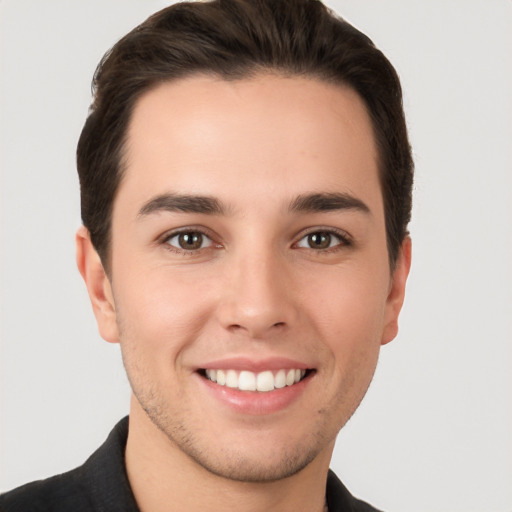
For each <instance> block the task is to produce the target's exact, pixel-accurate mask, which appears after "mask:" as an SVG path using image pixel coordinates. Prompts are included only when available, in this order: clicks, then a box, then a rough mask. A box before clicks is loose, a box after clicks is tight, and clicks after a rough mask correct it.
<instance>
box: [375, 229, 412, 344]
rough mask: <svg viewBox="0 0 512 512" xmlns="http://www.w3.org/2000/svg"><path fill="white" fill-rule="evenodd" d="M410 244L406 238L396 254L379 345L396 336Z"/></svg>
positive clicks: (409, 266)
mask: <svg viewBox="0 0 512 512" xmlns="http://www.w3.org/2000/svg"><path fill="white" fill-rule="evenodd" d="M411 253H412V242H411V238H410V237H409V236H407V237H406V238H405V239H404V241H403V242H402V245H401V246H400V250H399V253H398V259H397V261H396V266H395V269H394V271H393V275H392V278H391V286H390V290H389V294H388V298H387V302H386V313H385V314H386V318H385V322H384V331H383V333H382V340H381V344H382V345H385V344H386V343H389V342H390V341H392V340H393V339H394V338H395V337H396V335H397V334H398V317H399V315H400V310H401V309H402V305H403V303H404V297H405V285H406V282H407V276H408V275H409V270H410V268H411Z"/></svg>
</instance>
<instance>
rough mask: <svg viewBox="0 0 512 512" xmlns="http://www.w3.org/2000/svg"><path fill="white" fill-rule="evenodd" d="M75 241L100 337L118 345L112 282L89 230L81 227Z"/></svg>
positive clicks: (78, 259) (78, 264)
mask: <svg viewBox="0 0 512 512" xmlns="http://www.w3.org/2000/svg"><path fill="white" fill-rule="evenodd" d="M75 240H76V263H77V266H78V270H79V271H80V274H81V275H82V277H83V279H84V281H85V285H86V286H87V291H88V293H89V298H90V299H91V304H92V309H93V311H94V316H95V317H96V322H97V324H98V330H99V332H100V335H101V337H102V338H103V339H104V340H106V341H109V342H111V343H117V342H119V331H118V328H117V318H116V308H115V303H114V295H113V293H112V286H111V284H110V280H109V279H108V277H107V274H106V273H105V270H104V268H103V264H102V263H101V260H100V257H99V255H98V253H97V252H96V249H95V248H94V246H93V245H92V242H91V237H90V235H89V231H88V230H87V228H85V227H84V226H82V227H80V229H79V230H78V231H77V232H76V237H75Z"/></svg>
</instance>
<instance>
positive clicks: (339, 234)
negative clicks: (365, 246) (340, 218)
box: [160, 227, 353, 256]
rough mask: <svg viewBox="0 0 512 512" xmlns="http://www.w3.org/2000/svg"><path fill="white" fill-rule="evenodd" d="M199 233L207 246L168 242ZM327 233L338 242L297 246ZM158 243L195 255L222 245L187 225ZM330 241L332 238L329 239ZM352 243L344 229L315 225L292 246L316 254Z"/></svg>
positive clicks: (339, 248) (185, 253) (337, 249)
mask: <svg viewBox="0 0 512 512" xmlns="http://www.w3.org/2000/svg"><path fill="white" fill-rule="evenodd" d="M191 234H193V235H200V236H201V237H203V240H202V242H203V243H204V241H205V240H204V239H205V238H206V239H207V240H208V241H209V244H208V246H206V247H198V248H197V249H184V248H180V247H176V246H174V245H171V244H170V243H169V242H170V240H172V239H173V238H177V237H179V236H180V235H191ZM318 234H321V235H327V236H329V237H335V238H337V239H338V241H339V243H336V244H335V245H334V246H330V247H326V248H317V249H315V248H313V247H301V246H299V244H300V242H302V241H303V240H304V239H306V238H307V237H309V236H311V235H318ZM160 240H161V241H160V243H161V244H163V245H164V246H165V247H166V249H167V250H169V251H171V252H174V253H177V254H182V255H191V256H192V255H197V254H199V253H200V252H202V251H203V250H204V249H211V248H221V247H222V245H221V244H219V243H216V242H215V241H214V239H213V237H212V236H211V235H209V234H208V233H207V232H206V231H205V230H204V228H194V227H187V228H183V229H180V230H178V231H172V232H171V233H166V234H165V235H163V236H162V237H161V239H160ZM330 241H332V240H330ZM306 243H307V242H306ZM352 245H353V242H352V239H351V237H350V236H349V235H348V233H346V232H345V231H341V230H338V229H334V228H322V227H315V228H314V229H311V230H310V231H308V232H306V233H302V234H301V236H300V238H299V239H298V240H297V241H296V242H294V244H293V245H292V247H294V248H297V249H309V250H311V251H313V252H315V253H318V254H330V253H332V252H337V251H339V250H341V249H343V248H344V247H350V246H352Z"/></svg>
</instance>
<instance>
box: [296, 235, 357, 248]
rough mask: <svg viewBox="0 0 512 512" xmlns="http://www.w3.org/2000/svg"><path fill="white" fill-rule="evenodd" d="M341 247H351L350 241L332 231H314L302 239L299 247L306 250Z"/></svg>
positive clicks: (298, 244)
mask: <svg viewBox="0 0 512 512" xmlns="http://www.w3.org/2000/svg"><path fill="white" fill-rule="evenodd" d="M340 245H350V243H349V241H348V239H347V238H346V237H344V236H342V235H340V234H337V233H333V232H332V231H313V232H311V233H308V234H307V235H306V236H304V237H302V238H301V239H300V240H299V241H298V243H297V247H303V248H306V249H316V250H322V249H331V248H333V247H337V246H340Z"/></svg>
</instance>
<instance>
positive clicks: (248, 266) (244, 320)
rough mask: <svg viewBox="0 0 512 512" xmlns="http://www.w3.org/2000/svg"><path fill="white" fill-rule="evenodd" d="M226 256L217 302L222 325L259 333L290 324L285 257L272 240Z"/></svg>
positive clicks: (291, 314) (291, 313) (291, 307)
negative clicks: (222, 290)
mask: <svg viewBox="0 0 512 512" xmlns="http://www.w3.org/2000/svg"><path fill="white" fill-rule="evenodd" d="M230 260H231V261H230V263H229V265H227V267H228V269H227V276H226V277H227V279H226V290H225V292H226V293H225V294H224V297H223V301H222V304H221V305H220V309H221V321H222V323H223V325H224V327H226V328H228V329H232V330H233V329H235V330H239V329H242V330H244V331H247V333H248V334H250V335H251V336H252V337H262V336H265V335H266V334H268V333H269V332H270V331H272V330H274V329H275V328H277V327H279V328H283V327H285V326H289V325H291V323H292V322H293V321H294V319H295V307H294V304H293V301H292V296H291V294H290V291H291V289H290V286H289V284H291V283H289V272H288V269H287V265H286V259H285V258H284V257H283V256H282V255H281V254H279V252H278V251H277V250H276V249H275V248H274V247H272V244H270V243H268V244H261V245H259V246H258V247H257V248H254V246H253V245H252V247H251V246H249V247H245V248H243V249H240V250H237V251H235V252H234V254H232V257H231V258H230Z"/></svg>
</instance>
